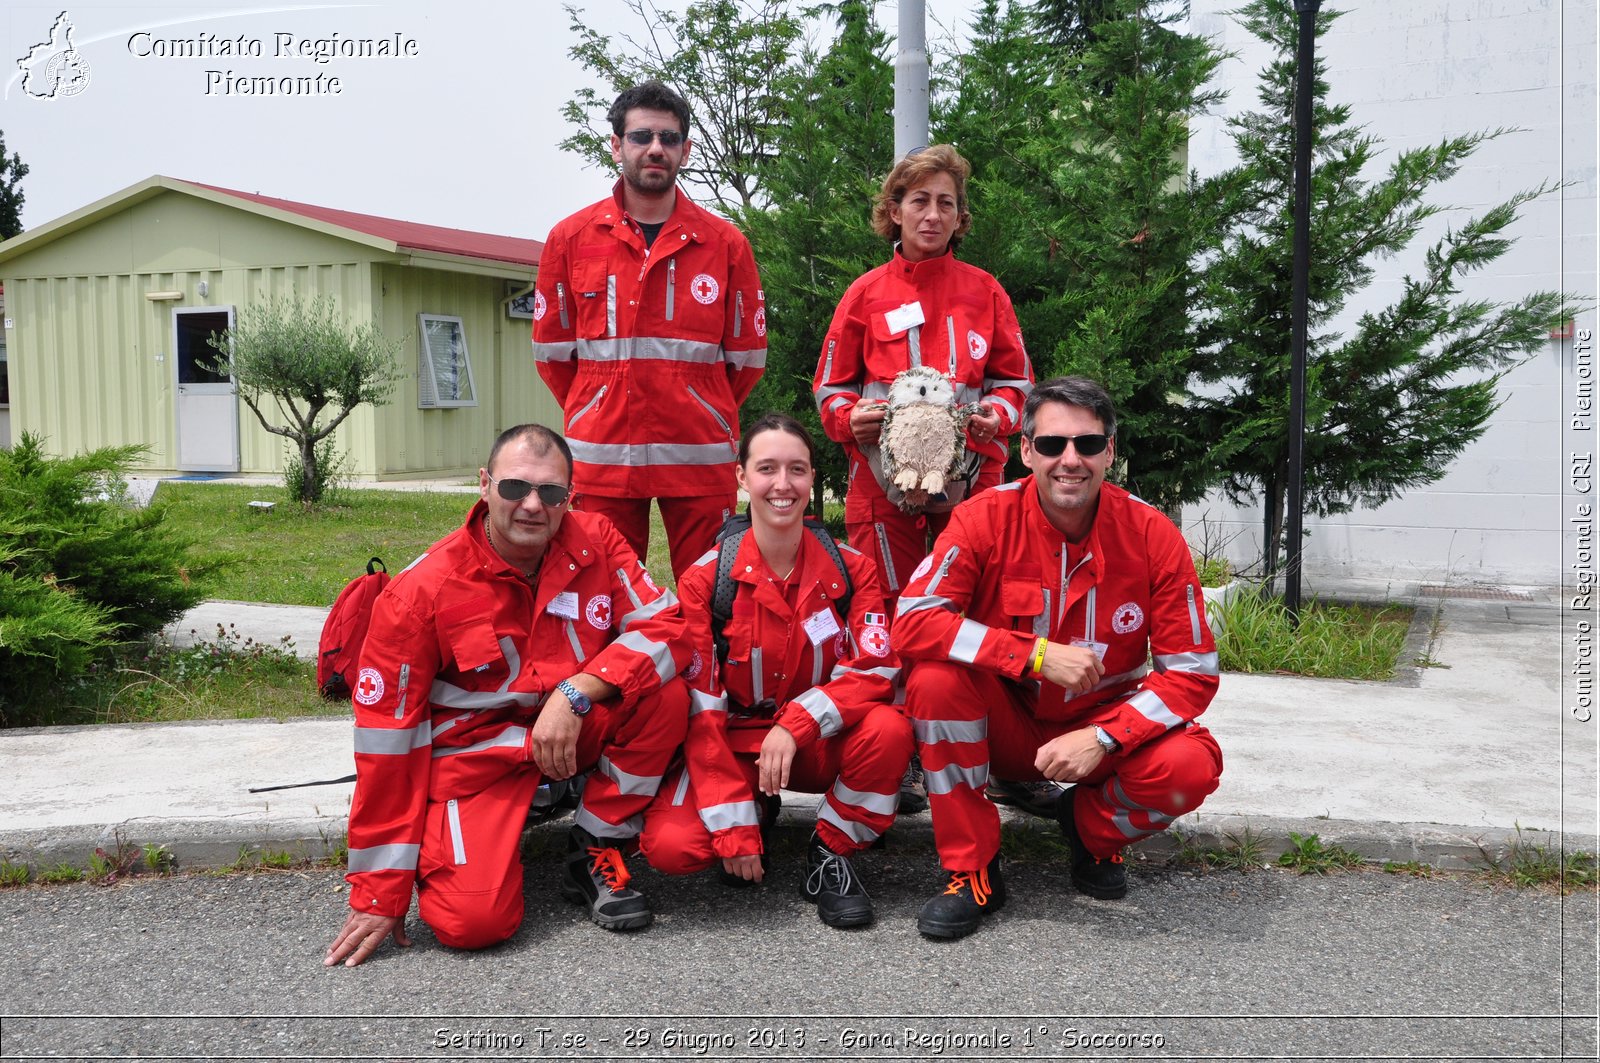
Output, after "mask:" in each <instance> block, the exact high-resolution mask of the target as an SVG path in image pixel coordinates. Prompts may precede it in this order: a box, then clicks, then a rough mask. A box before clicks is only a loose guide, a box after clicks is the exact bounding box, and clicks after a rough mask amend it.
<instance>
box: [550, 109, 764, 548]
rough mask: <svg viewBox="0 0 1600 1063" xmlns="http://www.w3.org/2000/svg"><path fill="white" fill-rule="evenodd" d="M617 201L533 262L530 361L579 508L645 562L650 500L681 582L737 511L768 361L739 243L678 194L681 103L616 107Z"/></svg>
mask: <svg viewBox="0 0 1600 1063" xmlns="http://www.w3.org/2000/svg"><path fill="white" fill-rule="evenodd" d="M608 118H609V119H610V122H611V129H612V136H611V157H612V158H613V159H614V160H615V161H616V163H617V165H618V166H619V167H621V169H622V177H621V178H620V179H619V180H618V181H617V183H616V185H615V187H614V188H613V189H612V191H611V195H610V196H609V197H607V198H605V199H602V200H601V201H600V202H598V203H596V204H594V205H593V206H590V207H586V208H585V209H583V210H580V211H579V212H578V213H576V214H574V215H572V216H571V217H569V218H567V219H565V220H564V221H562V222H560V223H558V224H557V225H556V227H555V228H554V229H552V230H551V231H550V238H549V240H548V241H546V243H545V247H544V253H543V255H542V256H541V258H540V262H539V276H538V287H537V292H536V294H535V297H534V311H533V350H534V356H535V357H536V358H537V359H538V364H539V375H540V376H541V377H542V378H543V379H544V382H545V383H546V384H547V385H548V386H549V388H550V390H551V392H552V393H553V394H554V395H555V397H556V399H557V401H559V402H560V403H561V407H562V411H563V417H564V420H565V425H566V433H565V434H566V436H567V439H568V441H569V442H570V443H571V445H572V452H573V457H574V459H575V461H574V477H573V479H574V487H575V489H576V491H577V492H578V496H577V497H576V498H575V499H574V501H573V508H574V509H583V510H587V511H589V512H591V513H602V514H604V515H605V516H607V517H610V518H611V520H612V522H613V523H614V524H616V526H617V528H618V529H619V530H620V531H621V532H622V534H623V536H624V537H625V538H626V539H627V540H628V542H629V543H630V544H631V545H632V546H633V548H634V550H635V552H637V553H638V554H639V556H640V557H644V556H645V552H646V548H647V547H648V545H649V538H650V499H651V498H652V497H655V498H658V499H659V500H660V505H661V516H662V520H663V522H664V524H665V525H666V532H667V542H668V544H669V546H670V547H671V551H672V571H673V573H674V574H675V575H678V576H681V575H683V573H684V572H685V571H687V570H688V569H689V567H690V566H692V565H693V564H694V562H695V561H696V560H697V559H698V558H699V557H700V555H701V554H703V553H705V551H706V550H708V549H710V547H711V545H712V543H713V541H714V540H715V538H716V533H717V530H718V529H719V528H720V527H721V526H722V521H723V519H724V518H725V517H726V516H727V515H728V514H729V513H730V512H732V510H733V508H734V505H735V492H736V487H735V484H734V465H735V458H736V455H737V453H738V446H739V406H740V404H742V403H743V402H744V400H745V399H746V398H747V397H749V395H750V391H751V389H753V388H754V387H755V386H756V381H757V380H759V379H760V378H761V373H762V370H763V369H764V368H765V366H766V362H767V311H766V306H765V303H764V298H765V297H764V295H763V293H762V290H761V279H760V277H759V276H758V275H757V273H756V264H755V258H754V256H753V255H752V254H751V252H750V244H749V241H747V240H746V239H745V237H744V234H742V233H741V232H739V230H738V229H736V228H734V226H733V225H732V224H730V223H729V222H727V221H725V220H723V219H722V218H719V217H717V216H716V215H714V214H711V213H710V212H709V211H706V210H703V209H701V208H700V207H698V206H696V205H695V204H694V203H692V202H690V200H689V197H688V196H687V195H686V194H684V192H683V190H682V189H681V188H679V187H678V185H677V176H678V170H679V168H680V167H682V166H683V164H684V162H685V161H687V160H688V158H689V154H690V149H691V147H692V145H691V144H690V142H689V122H690V115H689V105H688V104H687V103H686V102H685V101H684V99H683V97H681V96H679V95H678V94H677V93H676V92H673V91H672V90H671V89H669V88H667V86H665V85H663V84H661V83H660V82H658V81H648V82H645V83H644V84H642V85H637V86H635V87H634V88H631V89H628V90H627V91H626V92H624V93H623V94H622V95H620V96H618V97H617V100H616V102H615V103H614V104H612V106H611V111H610V113H609V115H608Z"/></svg>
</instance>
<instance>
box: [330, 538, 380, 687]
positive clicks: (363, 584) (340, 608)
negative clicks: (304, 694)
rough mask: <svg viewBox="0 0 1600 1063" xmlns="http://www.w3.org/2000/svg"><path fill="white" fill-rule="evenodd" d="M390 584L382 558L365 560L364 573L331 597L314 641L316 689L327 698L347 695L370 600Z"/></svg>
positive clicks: (369, 617)
mask: <svg viewBox="0 0 1600 1063" xmlns="http://www.w3.org/2000/svg"><path fill="white" fill-rule="evenodd" d="M388 584H389V570H388V569H387V568H385V567H384V564H383V559H382V558H377V557H375V558H373V559H372V560H371V561H368V562H367V574H366V575H365V576H357V577H356V578H355V579H353V580H351V581H350V582H349V583H347V584H345V586H344V590H342V591H340V592H339V597H338V598H336V599H334V602H333V608H332V609H330V610H329V611H328V619H327V621H326V622H324V623H323V625H322V640H321V641H320V642H318V643H317V690H318V691H319V692H320V693H321V694H322V696H323V697H325V698H327V699H328V700H329V701H341V700H343V699H345V698H348V697H349V696H350V680H351V679H352V678H354V677H355V674H356V668H357V667H358V666H359V664H360V662H361V646H362V644H363V643H365V642H366V641H367V625H369V624H371V623H372V603H373V602H375V601H377V600H378V592H379V591H381V590H383V588H384V587H386V586H388Z"/></svg>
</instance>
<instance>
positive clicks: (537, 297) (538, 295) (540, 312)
mask: <svg viewBox="0 0 1600 1063" xmlns="http://www.w3.org/2000/svg"><path fill="white" fill-rule="evenodd" d="M547 305H548V304H547V303H545V301H544V292H541V291H539V290H538V289H535V290H534V293H533V319H534V320H535V321H543V320H544V311H545V307H546V306H547Z"/></svg>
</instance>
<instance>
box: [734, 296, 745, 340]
mask: <svg viewBox="0 0 1600 1063" xmlns="http://www.w3.org/2000/svg"><path fill="white" fill-rule="evenodd" d="M743 331H744V292H742V291H737V292H734V293H733V338H734V339H738V338H739V335H740V333H742V332H743Z"/></svg>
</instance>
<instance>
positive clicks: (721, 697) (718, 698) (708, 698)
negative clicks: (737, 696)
mask: <svg viewBox="0 0 1600 1063" xmlns="http://www.w3.org/2000/svg"><path fill="white" fill-rule="evenodd" d="M727 711H728V696H727V695H726V694H707V693H706V692H705V691H703V690H694V689H692V688H691V689H690V691H689V715H690V716H695V715H698V714H699V713H702V712H727Z"/></svg>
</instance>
